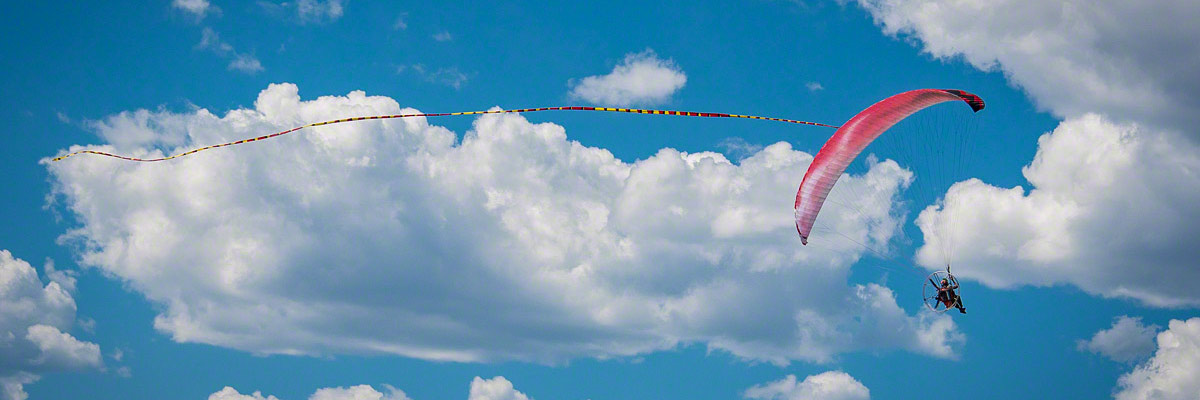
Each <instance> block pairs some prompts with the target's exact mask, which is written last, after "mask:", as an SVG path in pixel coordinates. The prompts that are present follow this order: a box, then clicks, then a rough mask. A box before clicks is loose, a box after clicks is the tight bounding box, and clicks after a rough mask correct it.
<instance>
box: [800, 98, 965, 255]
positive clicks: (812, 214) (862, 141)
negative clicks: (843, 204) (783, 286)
mask: <svg viewBox="0 0 1200 400" xmlns="http://www.w3.org/2000/svg"><path fill="white" fill-rule="evenodd" d="M955 100H961V101H963V102H965V103H967V105H969V106H971V109H972V110H974V111H979V110H982V109H983V99H981V98H979V96H976V95H974V94H971V93H968V92H965V91H962V90H953V89H918V90H913V91H908V92H904V93H900V94H897V95H895V96H892V97H888V98H886V99H883V101H880V102H878V103H875V104H874V105H872V106H870V107H867V109H865V110H863V111H862V112H859V113H858V115H855V116H854V117H853V118H850V120H849V121H846V124H844V125H842V126H841V127H840V128H838V130H837V132H835V133H834V134H833V136H832V137H830V138H829V141H826V142H825V145H824V146H822V147H821V151H818V152H817V155H816V156H814V157H813V161H812V165H809V167H808V172H805V173H804V180H803V181H801V183H800V189H799V190H797V191H796V206H795V207H796V231H797V232H799V233H800V242H801V243H803V244H806V245H807V244H808V235H809V234H810V233H811V232H812V227H813V223H814V222H816V220H817V213H818V212H820V211H821V205H822V204H824V203H825V198H826V197H827V196H829V191H830V190H832V189H833V184H834V183H837V180H838V178H839V177H841V175H842V173H843V172H845V171H846V167H847V166H849V165H850V162H851V161H854V159H855V158H856V157H858V154H859V153H862V151H863V149H865V148H866V147H867V145H868V144H870V143H871V141H873V140H875V138H877V137H879V135H881V134H883V132H884V131H887V130H888V128H891V127H892V125H895V124H896V123H897V122H900V120H902V119H904V118H907V117H908V116H909V115H912V114H913V113H916V112H917V111H920V110H922V109H924V108H926V107H929V106H932V105H934V104H938V103H943V102H947V101H955Z"/></svg>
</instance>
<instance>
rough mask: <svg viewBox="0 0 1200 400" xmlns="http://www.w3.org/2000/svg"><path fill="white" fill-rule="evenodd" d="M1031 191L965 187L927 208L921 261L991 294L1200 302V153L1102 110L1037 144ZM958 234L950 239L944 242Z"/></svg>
mask: <svg viewBox="0 0 1200 400" xmlns="http://www.w3.org/2000/svg"><path fill="white" fill-rule="evenodd" d="M1038 145H1039V148H1038V152H1037V155H1036V156H1035V157H1034V160H1033V163H1031V164H1030V165H1029V166H1027V167H1026V168H1025V169H1024V170H1023V172H1024V175H1025V178H1026V179H1028V180H1029V182H1030V183H1031V184H1032V185H1033V187H1034V188H1033V189H1032V190H1030V191H1029V192H1028V193H1025V191H1024V190H1022V189H1021V188H1020V187H1014V188H1011V189H1004V188H998V187H995V186H991V185H988V184H985V183H983V182H980V181H978V180H969V181H965V182H960V183H958V184H955V185H954V186H952V187H951V188H950V190H949V191H948V192H947V193H946V198H945V202H944V205H943V207H942V208H940V209H939V208H935V207H930V208H927V209H926V210H924V211H922V212H921V215H920V216H919V217H918V218H917V225H918V226H920V227H921V231H922V232H923V234H924V236H925V240H926V244H925V246H923V247H922V248H921V249H920V250H919V252H918V260H919V261H920V262H921V263H922V264H923V265H926V266H927V267H929V268H937V267H939V265H937V264H938V261H939V260H940V259H941V254H942V252H948V253H949V254H952V255H953V259H954V260H955V261H956V265H959V266H960V267H959V268H958V269H956V270H955V271H956V273H957V274H958V275H959V276H961V277H966V278H971V279H975V280H978V281H980V282H982V283H984V284H985V285H988V286H990V287H994V288H1010V287H1014V286H1018V285H1042V286H1045V285H1054V284H1060V283H1068V284H1072V285H1076V286H1078V287H1080V288H1082V289H1084V290H1085V291H1087V292H1089V293H1094V294H1099V295H1103V296H1106V297H1128V298H1134V299H1137V300H1140V301H1142V302H1144V303H1146V304H1149V305H1153V306H1163V307H1179V306H1197V305H1200V292H1197V291H1196V290H1195V288H1196V287H1198V286H1200V270H1198V269H1196V268H1195V265H1196V260H1197V259H1200V246H1198V245H1197V244H1198V243H1197V238H1200V226H1197V225H1196V224H1195V223H1193V221H1197V220H1200V207H1198V206H1197V205H1200V191H1197V190H1195V188H1197V187H1200V175H1198V174H1196V171H1200V146H1196V145H1193V144H1191V143H1189V142H1188V141H1186V140H1182V139H1180V138H1178V137H1175V136H1172V135H1168V134H1164V133H1159V132H1150V131H1147V130H1144V129H1142V128H1140V127H1139V126H1137V125H1133V124H1116V123H1113V122H1111V121H1108V120H1106V119H1105V118H1103V117H1100V116H1097V115H1087V116H1084V117H1081V118H1077V119H1069V120H1067V121H1064V122H1063V123H1062V124H1061V125H1059V126H1058V128H1056V129H1055V130H1054V132H1052V133H1047V134H1045V135H1042V137H1041V138H1040V139H1039V140H1038ZM943 237H952V238H953V239H954V240H953V241H942V240H941V239H940V238H943Z"/></svg>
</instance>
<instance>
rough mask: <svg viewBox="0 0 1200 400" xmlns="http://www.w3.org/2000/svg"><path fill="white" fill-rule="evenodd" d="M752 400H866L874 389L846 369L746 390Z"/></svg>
mask: <svg viewBox="0 0 1200 400" xmlns="http://www.w3.org/2000/svg"><path fill="white" fill-rule="evenodd" d="M743 396H745V397H746V398H748V399H761V400H818V399H819V400H866V399H870V398H871V391H870V390H867V387H866V386H863V384H862V382H859V381H858V380H856V379H854V377H852V376H850V374H847V373H845V372H841V371H828V372H824V373H820V374H817V375H812V376H809V377H806V378H804V380H803V381H800V382H797V381H796V376H795V375H788V376H787V377H785V378H783V379H780V380H778V381H774V382H768V383H765V384H762V385H758V386H754V387H751V388H749V389H746V391H745V393H743Z"/></svg>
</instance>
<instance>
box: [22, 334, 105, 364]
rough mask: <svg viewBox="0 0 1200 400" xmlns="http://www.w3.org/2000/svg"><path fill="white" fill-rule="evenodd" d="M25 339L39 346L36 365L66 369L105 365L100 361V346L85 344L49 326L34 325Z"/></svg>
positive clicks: (35, 360) (34, 361)
mask: <svg viewBox="0 0 1200 400" xmlns="http://www.w3.org/2000/svg"><path fill="white" fill-rule="evenodd" d="M25 339H26V340H28V341H29V342H30V343H33V344H34V345H35V346H37V348H38V350H39V354H38V357H37V358H35V359H34V360H33V363H34V364H39V365H56V366H62V367H64V368H81V367H93V368H99V367H100V366H102V365H103V362H102V361H101V360H100V346H99V345H96V344H95V343H89V342H83V341H80V340H79V339H76V338H75V337H74V336H71V335H70V334H67V333H64V332H62V331H60V330H58V328H55V327H53V326H49V325H41V324H38V325H33V326H30V327H29V330H28V332H27V333H26V334H25Z"/></svg>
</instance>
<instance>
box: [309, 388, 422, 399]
mask: <svg viewBox="0 0 1200 400" xmlns="http://www.w3.org/2000/svg"><path fill="white" fill-rule="evenodd" d="M383 387H384V391H386V392H387V393H384V392H380V391H378V390H375V388H373V387H371V386H370V385H358V386H351V387H335V388H324V389H318V390H317V391H316V392H315V393H313V394H312V396H309V397H308V400H412V399H410V398H409V397H408V396H407V395H405V394H404V391H402V390H400V389H396V388H394V387H391V386H388V385H383Z"/></svg>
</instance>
